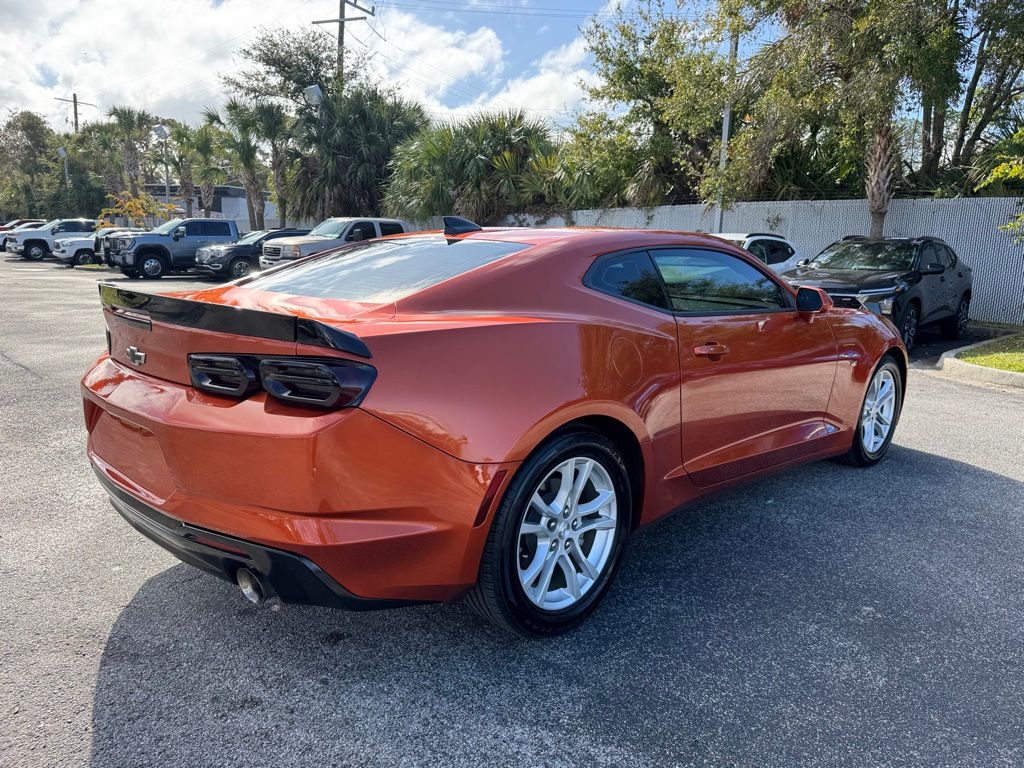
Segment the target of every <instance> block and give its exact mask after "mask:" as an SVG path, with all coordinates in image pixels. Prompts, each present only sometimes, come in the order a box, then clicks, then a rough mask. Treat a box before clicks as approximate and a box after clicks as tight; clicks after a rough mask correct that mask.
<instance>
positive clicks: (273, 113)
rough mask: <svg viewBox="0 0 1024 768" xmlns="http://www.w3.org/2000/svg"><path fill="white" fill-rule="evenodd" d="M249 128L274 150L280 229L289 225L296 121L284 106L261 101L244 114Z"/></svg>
mask: <svg viewBox="0 0 1024 768" xmlns="http://www.w3.org/2000/svg"><path fill="white" fill-rule="evenodd" d="M242 119H244V120H245V121H246V124H247V128H248V129H249V130H250V131H251V132H252V133H253V134H255V136H256V137H257V138H258V139H259V140H260V141H263V142H265V143H266V145H267V147H268V148H269V150H270V176H271V182H272V184H273V186H274V197H276V198H277V213H278V220H279V226H281V227H286V226H288V224H287V221H288V190H287V188H286V175H287V171H288V147H289V144H290V142H291V139H292V128H293V125H292V118H291V116H290V115H289V114H288V112H286V111H285V109H284V107H282V106H281V105H280V104H276V103H274V102H269V101H261V102H259V103H257V104H256V105H255V106H253V107H252V108H250V109H248V110H245V111H244V112H243V113H242Z"/></svg>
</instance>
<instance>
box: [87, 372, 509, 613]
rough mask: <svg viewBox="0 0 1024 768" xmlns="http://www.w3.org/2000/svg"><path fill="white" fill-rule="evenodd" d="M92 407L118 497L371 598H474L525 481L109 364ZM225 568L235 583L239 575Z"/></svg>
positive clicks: (369, 423) (391, 430) (388, 432)
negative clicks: (496, 530)
mask: <svg viewBox="0 0 1024 768" xmlns="http://www.w3.org/2000/svg"><path fill="white" fill-rule="evenodd" d="M82 394H83V397H84V400H85V418H86V426H87V429H88V431H89V441H88V454H89V458H90V460H91V461H92V463H93V465H94V466H95V467H96V470H97V472H98V473H99V474H100V475H101V476H102V478H103V479H104V486H105V487H107V488H108V491H109V489H110V487H111V486H112V487H114V488H115V489H116V490H118V491H120V492H121V493H122V494H124V495H126V496H127V497H128V498H130V499H135V500H136V501H138V502H140V503H142V504H144V505H145V506H146V507H148V508H150V509H152V510H154V511H155V513H157V514H159V515H162V516H164V517H165V518H170V519H171V520H173V521H175V524H176V525H179V526H181V525H184V526H189V527H191V528H194V529H196V530H201V531H205V532H213V533H215V535H219V536H222V537H225V539H229V540H238V541H241V542H243V543H245V544H246V546H248V547H261V548H263V549H265V550H268V551H269V550H272V551H275V552H283V553H287V554H289V555H292V556H295V557H299V558H302V559H304V561H308V562H309V563H315V564H316V566H317V567H318V568H319V569H320V570H322V571H323V573H324V574H326V576H327V577H329V578H330V579H331V580H332V581H334V582H335V583H337V584H340V585H344V589H345V590H346V591H348V592H350V593H351V594H353V595H356V596H359V597H361V598H371V599H378V600H390V601H404V602H408V601H415V602H430V601H445V600H452V599H455V598H457V597H459V596H460V595H462V594H463V593H465V591H466V590H467V589H468V588H469V587H471V586H472V584H473V583H474V582H475V581H476V576H477V568H478V566H479V562H480V554H481V552H482V549H483V545H484V542H485V540H486V536H487V525H486V522H487V519H488V517H489V515H486V516H482V515H481V504H482V502H483V500H484V498H485V496H486V494H487V491H488V489H489V487H490V484H491V482H492V481H494V479H495V477H498V473H499V472H500V471H501V470H503V469H504V470H506V471H507V470H509V469H512V468H514V464H474V463H468V462H464V461H461V460H459V459H456V458H454V457H453V456H451V455H449V454H447V453H445V452H443V451H440V450H438V449H437V448H434V447H432V446H430V445H428V444H426V443H424V442H422V441H421V440H419V439H417V438H415V437H412V436H410V435H408V434H407V433H405V432H403V431H401V430H399V429H397V428H396V427H393V426H391V425H390V424H388V423H387V422H385V421H382V420H381V419H379V418H377V417H376V416H373V415H371V414H368V413H366V412H365V411H362V410H360V409H358V408H348V409H343V410H341V411H337V412H330V413H322V412H317V413H311V412H308V411H302V410H300V409H295V408H293V407H291V406H284V405H282V404H279V403H276V402H273V401H271V402H268V401H267V399H266V397H265V396H264V395H263V394H262V393H258V394H256V395H253V396H251V397H249V398H247V399H244V400H228V399H226V398H218V397H214V396H210V395H205V394H203V393H201V392H198V391H197V390H195V389H193V388H192V387H189V386H185V385H181V384H175V383H174V382H171V381H167V380H165V379H157V378H153V377H150V376H146V375H145V374H142V373H141V372H138V371H134V370H130V369H129V368H127V367H126V366H122V365H120V364H118V363H116V362H115V361H113V360H111V359H110V358H109V357H107V356H106V355H104V356H103V357H101V358H100V359H99V360H98V361H97V363H96V364H95V365H94V366H93V368H92V369H91V370H90V371H88V372H87V373H86V375H85V377H84V379H83V380H82ZM508 476H511V472H508V473H507V475H506V480H505V481H504V482H507V477H508ZM498 490H499V492H500V491H501V490H503V489H501V488H499V489H498ZM111 496H112V497H113V496H114V494H111ZM122 501H123V499H122ZM119 509H120V508H119ZM492 510H493V505H492V507H491V510H489V511H492ZM122 514H124V512H123V510H122ZM140 530H142V529H140ZM144 532H146V531H144ZM146 533H147V535H150V534H149V533H148V532H146ZM150 538H153V536H150ZM172 541H177V539H173V540H172ZM160 543H161V544H162V545H163V546H167V545H166V544H165V542H164V541H160ZM233 546H234V545H233ZM167 548H168V549H171V551H174V552H175V554H177V555H178V556H179V557H181V558H182V559H183V560H187V561H188V562H193V561H192V560H188V559H187V558H185V557H183V556H182V555H181V554H180V553H179V552H178V551H176V550H175V549H174V548H172V547H169V546H168V547H167ZM236 548H238V549H241V550H243V551H246V552H249V551H250V550H247V549H245V547H242V546H237V547H236ZM215 556H216V558H220V559H219V560H217V561H216V562H215V563H214V566H215V567H216V569H219V570H220V572H221V573H226V572H227V570H226V569H227V566H228V565H230V567H231V568H232V569H234V568H237V563H230V564H227V563H224V562H222V560H223V559H224V557H225V556H224V554H223V553H215ZM194 564H195V563H194ZM201 567H202V566H201ZM208 570H209V568H208ZM232 572H233V571H232ZM275 589H277V587H276V586H275Z"/></svg>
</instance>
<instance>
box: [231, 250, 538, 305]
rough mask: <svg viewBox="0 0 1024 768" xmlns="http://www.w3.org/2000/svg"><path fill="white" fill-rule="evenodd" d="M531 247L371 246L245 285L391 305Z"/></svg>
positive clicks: (303, 263) (292, 267)
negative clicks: (443, 281) (390, 303)
mask: <svg viewBox="0 0 1024 768" xmlns="http://www.w3.org/2000/svg"><path fill="white" fill-rule="evenodd" d="M527 247H528V246H526V245H524V244H522V243H506V242H497V241H494V240H478V239H471V240H455V241H453V242H451V243H449V242H448V241H447V240H445V239H444V237H443V236H440V235H434V236H429V237H416V238H405V239H402V240H371V241H368V242H366V243H361V244H359V245H353V246H350V247H348V248H345V249H344V250H341V251H338V252H336V253H331V254H327V255H324V256H319V257H313V258H312V259H308V260H304V261H300V262H298V263H296V264H294V265H290V266H288V267H285V268H284V269H282V270H280V271H275V272H271V273H268V274H265V275H259V276H257V277H255V278H254V279H252V280H251V281H249V282H247V283H246V285H247V286H248V287H250V288H256V289H258V290H261V291H273V292H275V293H287V294H291V295H293V296H312V297H315V298H320V299H341V300H343V301H358V302H365V303H373V304H386V303H389V302H392V301H398V300H399V299H401V298H404V297H405V296H409V295H410V294H413V293H416V292H417V291H421V290H423V289H424V288H429V287H430V286H432V285H436V284H437V283H440V282H441V281H442V280H448V279H450V278H452V277H455V276H457V275H461V274H462V273H463V272H468V271H470V270H471V269H476V268H477V267H482V266H483V265H484V264H490V263H491V262H493V261H497V260H498V259H500V258H503V257H505V256H508V255H510V254H513V253H516V252H518V251H522V250H523V249H525V248H527Z"/></svg>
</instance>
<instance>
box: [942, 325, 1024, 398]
mask: <svg viewBox="0 0 1024 768" xmlns="http://www.w3.org/2000/svg"><path fill="white" fill-rule="evenodd" d="M1000 338H1004V339H1005V338H1012V335H1010V336H1002V337H1000ZM992 341H993V339H989V340H987V341H980V342H978V343H977V344H968V345H967V346H966V347H960V348H959V349H951V350H949V351H948V352H943V353H942V356H941V357H940V358H939V362H938V363H936V364H935V367H936V369H938V370H939V371H940V372H941V373H942V375H943V376H948V377H949V378H951V379H958V380H959V381H969V382H973V383H975V384H998V385H999V386H1002V387H1016V388H1017V389H1024V373H1017V372H1016V371H1001V370H999V369H998V368H988V367H986V366H984V365H975V364H974V363H968V362H966V361H964V360H959V359H957V355H960V354H963V353H964V352H968V351H970V350H972V349H976V348H978V347H983V346H985V345H986V344H990V343H991V342H992Z"/></svg>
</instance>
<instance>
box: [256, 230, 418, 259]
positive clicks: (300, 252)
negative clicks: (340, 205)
mask: <svg viewBox="0 0 1024 768" xmlns="http://www.w3.org/2000/svg"><path fill="white" fill-rule="evenodd" d="M414 229H415V228H414V227H413V226H412V225H411V224H409V223H408V222H405V221H402V220H400V219H356V218H333V219H326V220H324V221H322V222H320V224H318V225H317V226H316V228H315V229H313V231H311V232H310V233H309V234H308V235H302V236H300V237H282V238H279V239H277V240H271V241H269V242H268V243H266V244H265V245H264V246H263V254H262V255H261V256H260V269H269V268H270V267H275V266H277V265H278V264H280V263H281V262H282V261H293V260H295V259H301V258H302V257H303V256H312V255H313V254H314V253H320V252H321V251H329V250H330V249H331V248H337V247H339V246H342V245H345V243H355V242H359V241H360V240H372V239H373V238H375V237H387V236H388V235H400V234H402V233H403V232H412V231H414Z"/></svg>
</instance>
